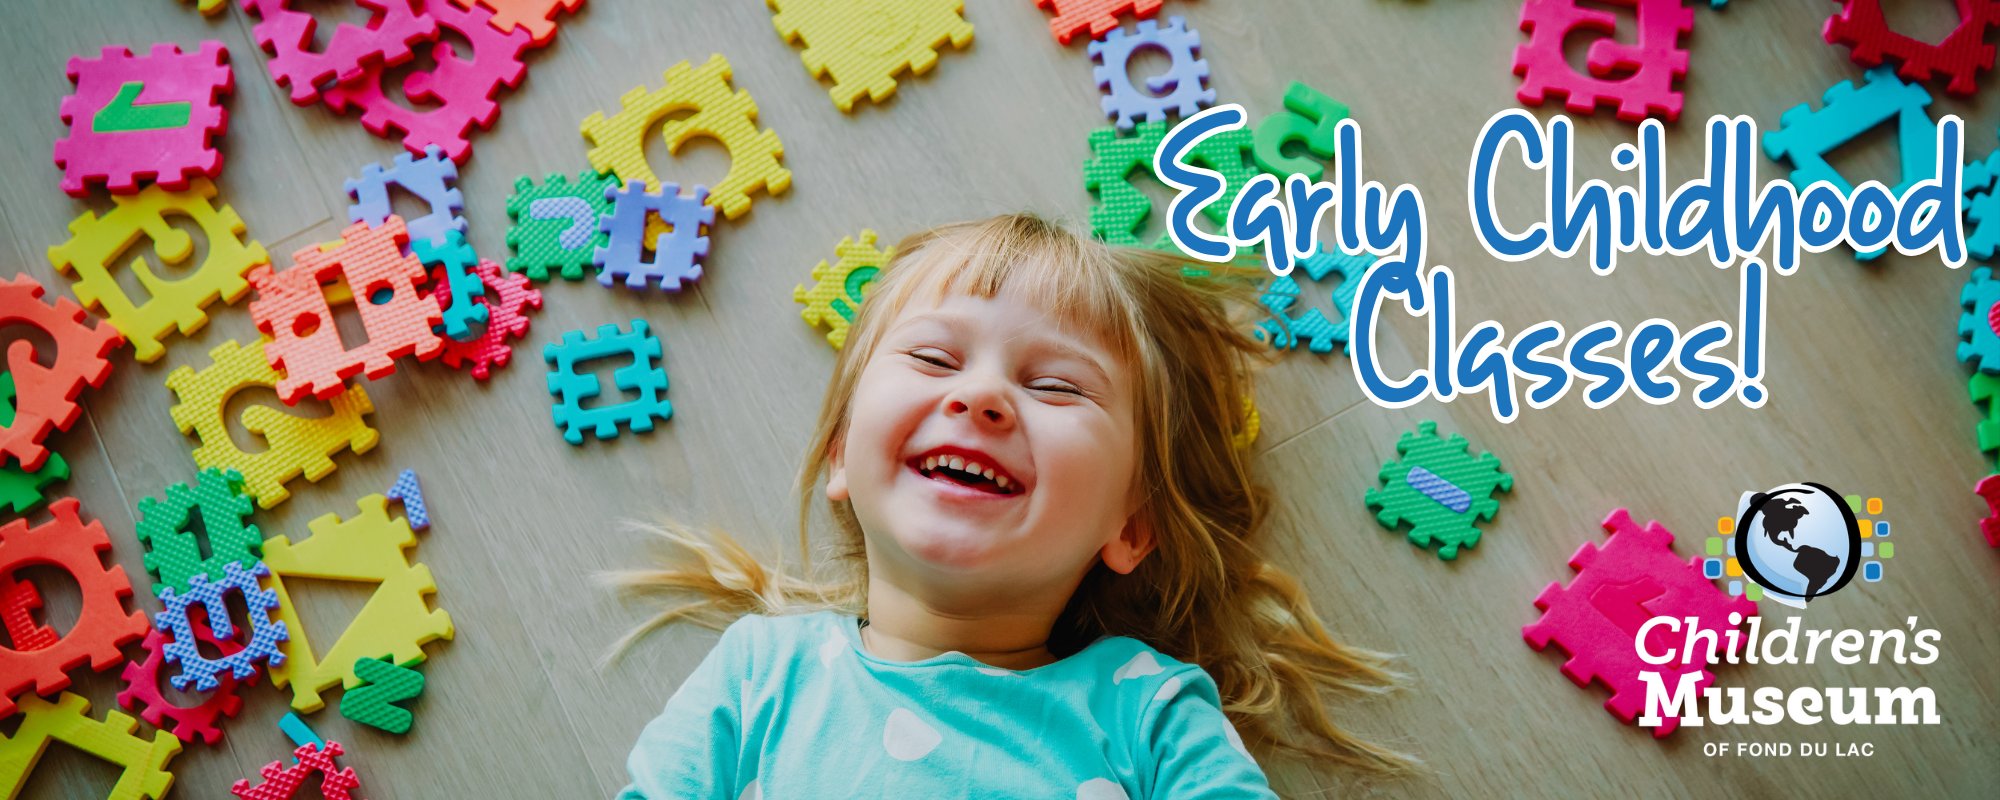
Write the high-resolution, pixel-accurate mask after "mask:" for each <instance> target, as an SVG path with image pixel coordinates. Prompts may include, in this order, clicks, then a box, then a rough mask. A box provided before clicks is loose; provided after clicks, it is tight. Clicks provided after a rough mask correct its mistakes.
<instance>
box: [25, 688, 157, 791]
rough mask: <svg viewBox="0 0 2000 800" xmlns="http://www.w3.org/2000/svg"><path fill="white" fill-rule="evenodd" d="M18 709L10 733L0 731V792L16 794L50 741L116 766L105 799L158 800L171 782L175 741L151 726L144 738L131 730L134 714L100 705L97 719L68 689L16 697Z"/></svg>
mask: <svg viewBox="0 0 2000 800" xmlns="http://www.w3.org/2000/svg"><path fill="white" fill-rule="evenodd" d="M21 710H22V711H23V712H25V714H26V716H24V717H22V718H21V725H20V727H19V728H16V729H15V731H14V735H13V736H6V735H0V797H9V798H12V797H19V796H21V790H22V789H23V788H26V786H27V783H28V776H29V775H30V774H31V773H33V772H34V771H35V762H37V761H40V760H41V758H42V753H44V752H46V751H47V750H48V749H49V743H50V742H61V743H63V744H66V745H69V746H70V747H74V748H76V749H78V750H82V751H83V752H86V753H89V754H91V755H93V756H96V757H97V758H99V759H101V760H104V761H109V762H111V763H113V764H116V765H118V766H119V767H121V768H122V769H121V770H120V772H119V773H118V782H117V783H115V784H112V786H111V793H110V794H109V795H106V797H108V798H109V799H110V800H159V799H160V798H162V797H165V796H166V795H167V790H168V789H171V788H173V785H174V774H173V773H172V772H169V771H168V770H167V765H168V764H169V763H172V762H173V760H174V756H177V755H180V752H181V741H180V740H179V739H176V738H174V736H173V734H170V733H167V732H166V731H155V732H153V738H152V740H150V741H148V740H146V739H144V738H141V737H140V736H138V735H137V733H136V732H137V731H138V729H139V721H138V720H136V719H133V718H131V717H128V716H125V715H124V714H120V713H118V712H116V711H106V712H105V713H104V719H103V720H102V721H99V720H95V719H91V718H90V701H89V700H86V699H84V698H83V696H82V695H76V694H70V693H69V692H63V693H62V695H61V696H59V697H57V698H56V701H55V702H54V703H51V702H49V701H47V700H43V699H42V698H40V697H33V696H30V697H24V698H21Z"/></svg>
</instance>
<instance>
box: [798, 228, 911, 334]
mask: <svg viewBox="0 0 2000 800" xmlns="http://www.w3.org/2000/svg"><path fill="white" fill-rule="evenodd" d="M833 252H834V255H835V256H836V257H837V258H838V259H839V260H837V261H835V262H833V263H832V264H828V263H827V262H825V261H821V262H819V266H817V267H813V270H812V277H813V285H812V286H811V287H810V288H808V287H806V286H805V285H803V284H801V285H799V286H794V287H792V302H794V303H800V304H803V305H804V306H805V309H804V310H802V311H800V312H799V317H800V318H801V319H804V320H805V321H806V324H807V325H812V326H815V327H817V326H820V325H824V326H826V328H827V332H826V342H827V344H830V345H833V349H835V350H839V349H840V348H841V347H843V346H845V345H846V344H847V329H848V327H849V326H850V325H852V324H853V322H854V315H855V314H856V313H859V312H860V310H861V301H863V300H866V299H867V298H868V287H870V286H873V285H874V284H875V276H876V274H877V273H880V272H881V271H882V268H883V267H885V266H888V264H889V259H891V258H894V257H895V255H896V248H894V247H888V248H884V249H880V250H877V249H876V248H875V232H874V231H872V230H869V229H867V228H863V229H861V235H860V236H859V237H847V238H843V239H841V240H840V245H839V246H838V247H835V248H834V249H833Z"/></svg>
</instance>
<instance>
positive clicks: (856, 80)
mask: <svg viewBox="0 0 2000 800" xmlns="http://www.w3.org/2000/svg"><path fill="white" fill-rule="evenodd" d="M765 2H766V3H768V4H769V5H770V7H771V10H772V11H774V12H777V13H775V14H772V15H771V23H772V24H773V25H775V26H777V28H778V36H780V37H782V38H783V39H784V40H785V41H786V42H787V43H794V44H803V45H804V46H805V49H804V51H802V52H800V53H799V58H800V60H802V61H804V62H805V65H806V72H808V73H811V75H812V76H813V77H814V78H821V77H829V76H830V77H832V78H833V88H832V89H831V90H829V91H828V94H830V95H832V97H833V105H834V107H835V108H838V109H840V110H841V111H852V110H854V101H855V100H857V99H860V97H861V96H862V95H864V94H866V95H868V99H869V100H872V101H874V102H877V103H880V102H882V101H884V100H887V99H889V96H890V95H892V94H895V93H896V75H897V74H899V73H901V72H902V71H903V70H906V69H907V70H909V71H910V73H911V74H913V75H922V74H924V73H926V72H929V71H931V67H934V66H937V61H938V48H940V47H943V46H944V44H945V43H946V42H950V43H951V46H952V47H955V48H958V49H961V50H963V49H965V47H966V46H967V45H970V44H972V24H971V23H969V22H966V21H965V16H964V14H965V0H765ZM730 216H731V217H734V216H735V215H734V214H731V215H730Z"/></svg>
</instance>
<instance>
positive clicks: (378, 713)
mask: <svg viewBox="0 0 2000 800" xmlns="http://www.w3.org/2000/svg"><path fill="white" fill-rule="evenodd" d="M413 666H414V665H412V664H402V665H399V664H396V663H394V662H391V661H388V660H385V659H380V658H361V659H356V660H355V662H354V674H355V675H357V676H359V677H360V678H361V680H362V684H361V685H360V686H356V687H354V688H352V689H348V690H347V691H345V692H342V693H341V695H340V715H341V716H343V717H346V718H348V719H351V720H354V721H355V722H359V723H361V724H363V725H367V726H368V727H371V728H375V729H377V730H382V731H387V732H389V733H394V734H399V735H400V734H405V733H409V732H410V724H411V723H412V722H415V721H416V715H414V714H411V713H410V710H409V709H407V708H404V707H402V706H398V705H396V704H397V703H403V702H406V701H414V700H416V699H417V696H418V695H421V694H423V693H424V674H423V673H421V672H418V671H416V670H415V669H413V668H412V667H413Z"/></svg>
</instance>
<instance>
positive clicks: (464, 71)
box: [325, 0, 528, 164]
mask: <svg viewBox="0 0 2000 800" xmlns="http://www.w3.org/2000/svg"><path fill="white" fill-rule="evenodd" d="M423 13H424V16H425V17H426V18H427V19H434V20H436V22H437V26H438V28H439V29H440V30H439V33H440V34H443V33H447V32H449V33H452V34H456V36H454V37H452V38H450V39H443V38H440V39H437V40H436V41H434V42H433V43H432V44H431V45H430V48H429V53H430V55H431V58H432V60H434V61H435V62H436V64H437V65H436V67H434V68H433V69H432V70H431V71H429V72H417V73H413V74H411V75H409V76H408V77H406V78H402V79H401V80H402V87H401V88H402V89H403V92H402V94H403V95H404V101H406V102H398V101H397V100H395V99H392V95H393V94H394V93H392V92H390V91H388V90H387V89H385V88H384V87H383V85H382V83H383V81H384V80H387V79H389V70H388V68H387V67H384V66H382V65H379V64H377V65H372V66H370V67H368V69H367V70H366V71H365V72H364V73H363V74H362V75H361V76H360V77H359V78H356V79H354V80H352V81H348V82H343V83H341V84H340V85H338V86H334V87H332V88H330V89H327V90H326V95H325V98H326V104H327V106H328V107H330V108H332V109H333V110H334V111H336V112H341V113H346V112H347V111H348V110H350V109H353V108H359V109H361V126H362V127H364V128H367V129H368V132H369V133H372V134H375V135H376V136H380V137H383V138H385V139H386V138H391V137H392V136H393V134H391V133H390V132H389V131H390V129H392V128H393V129H395V130H399V131H402V132H403V147H404V148H405V149H408V150H409V151H410V152H412V153H415V154H417V155H423V154H424V153H425V151H426V149H427V148H428V147H429V146H430V145H438V146H441V147H443V148H444V152H445V155H448V156H450V157H451V160H453V161H456V162H458V163H460V164H463V163H465V159H467V158H469V157H471V156H472V142H471V141H470V140H469V139H468V137H470V136H471V135H472V131H473V128H474V127H475V126H477V127H478V128H479V129H481V130H484V129H487V128H491V127H493V121H494V120H495V119H497V118H498V117H499V116H500V103H499V101H498V100H496V99H495V98H494V96H495V95H497V94H499V93H500V91H501V90H502V89H503V88H507V89H511V88H513V87H516V86H519V85H521V78H523V77H525V76H526V75H527V74H528V65H527V64H525V63H523V62H522V61H521V54H522V52H524V51H526V50H527V49H528V34H527V32H526V31H513V32H511V33H507V32H502V31H500V30H499V29H497V28H495V27H494V26H493V25H492V24H491V22H490V20H492V18H493V15H491V14H489V13H487V12H486V9H483V8H474V9H470V10H467V9H463V8H459V7H457V6H453V5H451V4H449V3H445V2H442V0H439V2H432V3H428V4H426V5H425V7H424V12H423ZM453 41H456V42H462V43H464V44H465V45H466V46H468V47H469V48H470V50H471V52H468V53H463V54H461V53H459V52H458V51H457V49H455V48H454V47H453V46H452V44H451V43H452V42H453ZM399 74H400V73H399Z"/></svg>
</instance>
